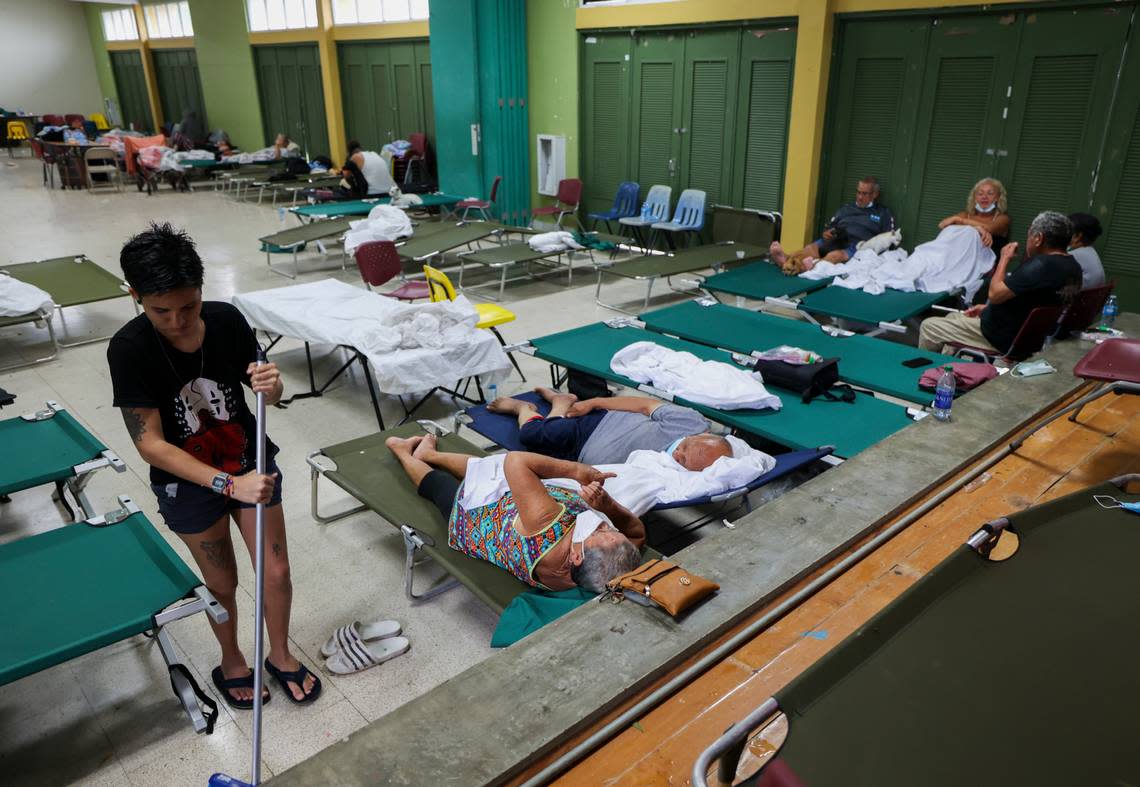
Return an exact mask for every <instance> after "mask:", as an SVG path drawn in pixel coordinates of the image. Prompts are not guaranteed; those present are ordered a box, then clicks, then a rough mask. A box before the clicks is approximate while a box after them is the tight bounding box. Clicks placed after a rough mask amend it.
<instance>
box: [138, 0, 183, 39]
mask: <svg viewBox="0 0 1140 787" xmlns="http://www.w3.org/2000/svg"><path fill="white" fill-rule="evenodd" d="M142 9H143V19H144V20H145V21H146V33H147V35H148V36H150V37H151V38H193V37H194V25H193V22H192V20H191V19H190V3H189V2H188V0H174V2H169V3H150V4H147V5H144V6H143V7H142Z"/></svg>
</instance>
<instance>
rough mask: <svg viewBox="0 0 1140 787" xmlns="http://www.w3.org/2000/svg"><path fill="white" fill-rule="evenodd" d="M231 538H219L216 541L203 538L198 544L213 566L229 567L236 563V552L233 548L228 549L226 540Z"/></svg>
mask: <svg viewBox="0 0 1140 787" xmlns="http://www.w3.org/2000/svg"><path fill="white" fill-rule="evenodd" d="M228 540H229V539H225V538H219V539H217V540H216V541H209V540H207V539H202V540H201V541H199V542H198V546H200V547H201V548H202V551H203V552H204V553H205V554H206V560H208V561H209V563H210V565H211V566H214V567H215V568H229V567H230V566H232V565H233V564H234V553H233V551H232V550H229V549H226V542H227V541H228Z"/></svg>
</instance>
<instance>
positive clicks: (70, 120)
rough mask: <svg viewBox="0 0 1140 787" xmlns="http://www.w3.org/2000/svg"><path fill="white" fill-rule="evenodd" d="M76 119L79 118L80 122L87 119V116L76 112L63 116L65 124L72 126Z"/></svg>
mask: <svg viewBox="0 0 1140 787" xmlns="http://www.w3.org/2000/svg"><path fill="white" fill-rule="evenodd" d="M76 120H78V121H79V122H80V123H82V122H84V121H85V120H87V118H85V117H84V116H83V115H75V114H71V115H64V116H63V125H65V126H70V125H71V124H72V123H74V122H75V121H76Z"/></svg>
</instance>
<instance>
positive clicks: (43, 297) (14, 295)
mask: <svg viewBox="0 0 1140 787" xmlns="http://www.w3.org/2000/svg"><path fill="white" fill-rule="evenodd" d="M54 306H55V301H54V300H52V297H51V295H49V294H48V293H46V292H44V291H43V290H41V289H40V288H39V287H36V286H34V285H31V284H25V283H24V282H22V281H20V280H19V279H17V278H16V277H14V276H8V275H5V274H2V273H0V317H23V316H24V315H25V314H34V313H35V312H38V311H46V312H50V311H51V310H52V309H53V308H54Z"/></svg>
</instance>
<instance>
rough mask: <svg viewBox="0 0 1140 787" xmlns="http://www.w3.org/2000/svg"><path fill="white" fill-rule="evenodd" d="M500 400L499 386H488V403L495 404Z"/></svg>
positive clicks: (493, 384)
mask: <svg viewBox="0 0 1140 787" xmlns="http://www.w3.org/2000/svg"><path fill="white" fill-rule="evenodd" d="M498 398H499V384H498V383H491V384H489V385H488V386H487V401H488V402H493V401H495V400H496V399H498Z"/></svg>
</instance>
